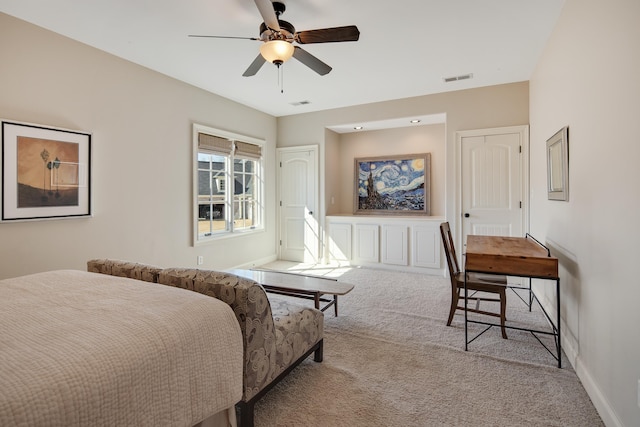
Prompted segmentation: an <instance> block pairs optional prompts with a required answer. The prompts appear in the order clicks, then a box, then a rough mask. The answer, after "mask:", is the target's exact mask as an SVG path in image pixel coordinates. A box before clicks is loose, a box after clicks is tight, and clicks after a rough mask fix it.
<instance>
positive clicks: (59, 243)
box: [0, 13, 276, 278]
mask: <svg viewBox="0 0 640 427" xmlns="http://www.w3.org/2000/svg"><path fill="white" fill-rule="evenodd" d="M0 58H2V61H1V66H0V94H1V96H0V117H1V118H2V119H5V120H14V121H24V122H30V123H37V124H41V125H46V126H54V127H62V128H68V129H76V130H81V131H86V132H90V133H92V134H93V139H92V150H93V169H92V173H93V174H92V178H93V205H94V216H93V218H83V219H69V220H54V221H37V222H21V223H0V241H1V242H2V244H1V245H0V278H4V277H11V276H17V275H20V274H25V273H33V272H37V271H44V270H49V269H59V268H76V269H84V268H85V262H86V260H87V259H89V258H93V257H112V258H120V259H129V260H137V261H142V262H149V263H154V264H158V265H161V266H170V265H171V266H178V265H179V266H193V265H195V263H196V258H197V255H202V256H203V257H204V261H205V263H204V267H213V268H228V267H233V266H236V265H239V264H242V263H245V262H249V261H254V260H259V259H263V258H267V257H275V251H276V246H275V242H276V231H275V230H276V227H275V186H274V185H269V186H267V193H266V195H267V197H266V199H267V228H266V232H264V233H260V234H257V235H253V236H251V237H248V236H247V237H241V238H235V239H227V240H224V241H220V242H216V243H214V244H211V245H207V246H199V247H197V248H194V247H192V246H191V244H192V218H191V216H192V207H191V205H192V139H191V126H192V123H194V122H197V123H201V124H205V125H208V126H212V127H217V128H221V129H224V130H228V131H231V132H237V133H241V134H245V135H249V136H252V137H256V138H260V139H264V140H266V141H267V149H266V150H265V151H266V154H265V156H266V165H267V168H266V172H267V173H266V180H267V182H268V183H274V182H275V167H274V165H275V136H276V119H275V118H273V117H271V116H268V115H266V114H263V113H260V112H257V111H255V110H252V109H250V108H248V107H245V106H242V105H240V104H237V103H234V102H231V101H229V100H226V99H224V98H221V97H219V96H216V95H212V94H210V93H207V92H205V91H202V90H199V89H196V88H194V87H192V86H189V85H186V84H184V83H180V82H178V81H176V80H173V79H170V78H168V77H166V76H163V75H161V74H158V73H156V72H152V71H150V70H148V69H145V68H143V67H140V66H137V65H134V64H131V63H129V62H126V61H124V60H121V59H118V58H116V57H114V56H111V55H109V54H106V53H104V52H101V51H98V50H96V49H93V48H90V47H88V46H86V45H83V44H80V43H77V42H75V41H72V40H70V39H67V38H64V37H62V36H59V35H56V34H54V33H51V32H48V31H45V30H43V29H40V28H38V27H35V26H33V25H31V24H27V23H24V22H22V21H19V20H16V19H14V18H12V17H9V16H7V15H4V14H1V13H0Z"/></svg>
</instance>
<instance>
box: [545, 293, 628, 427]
mask: <svg viewBox="0 0 640 427" xmlns="http://www.w3.org/2000/svg"><path fill="white" fill-rule="evenodd" d="M541 303H542V304H543V305H544V308H545V310H547V312H548V313H555V307H554V303H552V302H551V301H549V300H548V299H547V298H543V299H542V301H541ZM560 321H561V322H562V324H561V327H562V330H563V331H567V330H568V328H567V324H566V323H565V322H564V321H563V320H562V319H560ZM575 344H577V343H575ZM562 351H563V352H564V354H565V355H566V356H567V359H569V363H571V366H572V367H573V370H574V371H575V372H576V375H577V376H578V379H579V380H580V382H581V383H582V386H583V387H584V389H585V390H586V392H587V394H588V395H589V398H591V401H592V402H593V406H595V408H596V411H598V415H600V418H602V421H603V422H604V424H605V425H606V426H607V427H625V426H624V424H622V422H621V421H620V419H619V418H618V416H617V415H616V412H615V411H614V410H613V407H612V406H611V404H610V403H609V401H608V400H607V398H606V396H605V395H604V394H603V393H602V391H601V390H600V387H598V384H597V383H596V382H595V380H594V379H593V377H592V376H591V374H590V372H589V369H588V367H587V366H586V365H585V364H584V363H583V362H582V359H581V358H580V353H579V350H578V349H577V348H576V347H575V345H574V343H573V342H572V341H571V340H569V339H568V338H567V335H566V333H563V334H562Z"/></svg>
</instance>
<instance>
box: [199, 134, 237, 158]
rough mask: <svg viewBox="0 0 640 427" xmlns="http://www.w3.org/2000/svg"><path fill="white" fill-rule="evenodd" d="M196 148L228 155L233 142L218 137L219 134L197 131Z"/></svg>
mask: <svg viewBox="0 0 640 427" xmlns="http://www.w3.org/2000/svg"><path fill="white" fill-rule="evenodd" d="M198 148H199V149H201V150H207V151H211V152H213V153H215V154H221V155H223V156H228V155H230V154H231V152H232V151H233V142H231V141H229V140H228V139H226V138H220V137H219V136H213V135H209V134H206V133H198Z"/></svg>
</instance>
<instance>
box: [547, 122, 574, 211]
mask: <svg viewBox="0 0 640 427" xmlns="http://www.w3.org/2000/svg"><path fill="white" fill-rule="evenodd" d="M547 195H548V199H549V200H569V127H568V126H565V127H563V128H562V129H560V130H559V131H558V132H556V133H555V134H554V135H553V136H552V137H551V138H549V139H547Z"/></svg>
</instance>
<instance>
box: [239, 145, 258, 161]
mask: <svg viewBox="0 0 640 427" xmlns="http://www.w3.org/2000/svg"><path fill="white" fill-rule="evenodd" d="M236 157H242V158H244V159H252V160H259V159H260V158H261V157H262V147H260V146H259V145H255V144H249V143H248V142H242V141H236Z"/></svg>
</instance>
